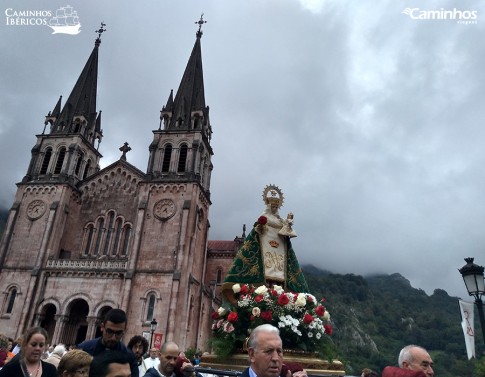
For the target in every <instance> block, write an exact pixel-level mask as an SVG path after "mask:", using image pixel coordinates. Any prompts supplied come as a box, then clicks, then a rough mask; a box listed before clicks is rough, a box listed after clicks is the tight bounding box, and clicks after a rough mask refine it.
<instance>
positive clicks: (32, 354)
mask: <svg viewBox="0 0 485 377" xmlns="http://www.w3.org/2000/svg"><path fill="white" fill-rule="evenodd" d="M46 344H47V331H45V329H43V328H42V327H31V328H30V329H28V330H27V331H26V333H25V334H24V337H23V341H22V346H21V355H22V357H23V358H24V359H26V360H27V361H29V362H31V363H34V362H36V361H39V360H40V359H41V356H42V354H43V353H44V351H45V347H46Z"/></svg>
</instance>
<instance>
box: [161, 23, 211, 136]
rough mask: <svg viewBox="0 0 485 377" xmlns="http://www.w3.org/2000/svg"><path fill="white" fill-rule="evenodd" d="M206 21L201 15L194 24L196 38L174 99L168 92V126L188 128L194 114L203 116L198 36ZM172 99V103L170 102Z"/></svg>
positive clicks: (200, 56)
mask: <svg viewBox="0 0 485 377" xmlns="http://www.w3.org/2000/svg"><path fill="white" fill-rule="evenodd" d="M206 22H207V21H204V20H202V16H201V18H200V20H199V21H198V22H196V24H198V25H199V30H198V31H197V33H196V40H195V44H194V47H193V49H192V53H191V54H190V58H189V61H188V63H187V67H186V68H185V72H184V75H183V76H182V80H181V82H180V85H179V88H178V90H177V94H176V95H175V99H172V98H173V94H172V93H170V96H169V100H168V102H167V105H166V106H165V108H164V110H165V111H167V112H168V111H170V112H171V113H172V114H173V116H172V114H171V115H170V118H171V119H170V123H169V125H168V128H170V129H172V128H178V129H180V128H182V129H190V128H191V127H192V126H193V121H194V116H195V115H196V114H197V116H200V117H203V115H204V111H205V108H206V106H205V94H204V76H203V71H202V52H201V47H200V38H201V37H202V31H201V27H202V25H203V24H204V23H206ZM172 100H173V104H172Z"/></svg>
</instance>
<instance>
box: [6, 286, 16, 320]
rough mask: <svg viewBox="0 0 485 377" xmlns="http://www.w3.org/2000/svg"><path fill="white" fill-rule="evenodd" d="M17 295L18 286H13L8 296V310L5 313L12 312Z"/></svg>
mask: <svg viewBox="0 0 485 377" xmlns="http://www.w3.org/2000/svg"><path fill="white" fill-rule="evenodd" d="M16 297H17V288H12V289H11V290H10V292H9V294H8V298H7V310H5V313H7V314H10V313H12V310H13V304H14V303H15V298H16Z"/></svg>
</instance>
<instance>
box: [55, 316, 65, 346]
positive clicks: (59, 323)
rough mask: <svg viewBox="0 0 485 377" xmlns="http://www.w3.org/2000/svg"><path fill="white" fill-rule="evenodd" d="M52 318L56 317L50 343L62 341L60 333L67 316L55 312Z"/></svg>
mask: <svg viewBox="0 0 485 377" xmlns="http://www.w3.org/2000/svg"><path fill="white" fill-rule="evenodd" d="M54 318H55V319H56V328H55V330H54V335H53V336H52V340H51V344H59V343H62V341H61V335H62V334H63V332H64V328H65V326H66V322H67V321H68V316H67V315H61V314H56V315H55V316H54Z"/></svg>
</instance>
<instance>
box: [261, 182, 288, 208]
mask: <svg viewBox="0 0 485 377" xmlns="http://www.w3.org/2000/svg"><path fill="white" fill-rule="evenodd" d="M263 200H264V202H265V204H271V203H275V204H277V205H278V208H280V207H281V206H283V201H284V197H283V192H281V190H280V189H279V187H278V186H275V185H268V186H266V187H265V188H264V191H263Z"/></svg>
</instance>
